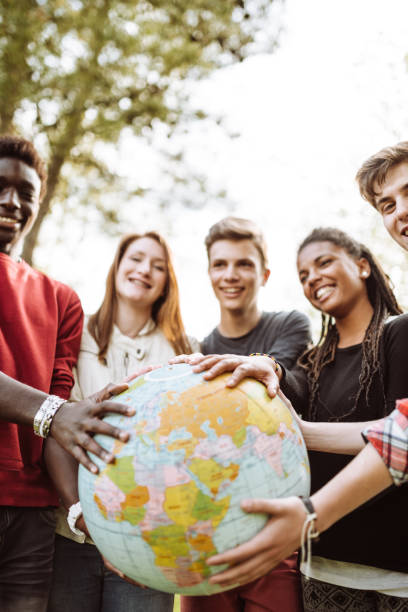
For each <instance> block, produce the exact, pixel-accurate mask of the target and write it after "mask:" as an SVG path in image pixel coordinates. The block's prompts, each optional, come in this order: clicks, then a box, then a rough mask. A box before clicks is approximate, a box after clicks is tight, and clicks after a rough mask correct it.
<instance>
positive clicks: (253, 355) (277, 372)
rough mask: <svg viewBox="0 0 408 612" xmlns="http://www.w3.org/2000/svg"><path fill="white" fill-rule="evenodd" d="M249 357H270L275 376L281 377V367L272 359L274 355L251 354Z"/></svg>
mask: <svg viewBox="0 0 408 612" xmlns="http://www.w3.org/2000/svg"><path fill="white" fill-rule="evenodd" d="M249 356H250V357H269V359H271V360H272V363H273V369H274V370H275V374H278V375H279V372H280V369H281V368H280V365H279V363H278V362H277V361H276V359H275V357H272V355H268V353H251V354H250V355H249Z"/></svg>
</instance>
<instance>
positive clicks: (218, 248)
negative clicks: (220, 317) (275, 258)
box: [208, 239, 269, 313]
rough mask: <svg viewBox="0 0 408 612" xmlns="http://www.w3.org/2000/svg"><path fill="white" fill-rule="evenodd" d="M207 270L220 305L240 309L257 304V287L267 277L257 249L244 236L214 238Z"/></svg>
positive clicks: (231, 309)
mask: <svg viewBox="0 0 408 612" xmlns="http://www.w3.org/2000/svg"><path fill="white" fill-rule="evenodd" d="M208 271H209V275H210V280H211V284H212V288H213V290H214V293H215V296H216V298H217V300H218V301H219V303H220V307H221V309H226V310H230V311H239V312H241V313H245V312H246V311H248V310H249V309H251V308H253V307H255V308H256V307H257V297H258V292H259V289H260V288H261V287H262V286H263V285H265V283H266V281H267V280H268V277H269V270H264V268H263V266H262V262H261V257H260V254H259V251H258V249H257V248H256V246H255V245H254V243H253V242H252V241H251V240H246V239H244V240H217V241H216V242H214V243H213V244H212V245H211V248H210V250H209V267H208Z"/></svg>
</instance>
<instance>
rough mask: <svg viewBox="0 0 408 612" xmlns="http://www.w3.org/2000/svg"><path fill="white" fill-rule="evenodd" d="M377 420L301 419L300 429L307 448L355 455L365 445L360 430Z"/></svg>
mask: <svg viewBox="0 0 408 612" xmlns="http://www.w3.org/2000/svg"><path fill="white" fill-rule="evenodd" d="M377 422H378V421H366V422H364V423H312V422H310V421H301V429H302V434H303V437H304V440H305V443H306V446H307V448H308V449H309V450H314V451H320V452H326V453H340V454H343V455H357V453H359V452H360V451H361V450H362V449H363V448H364V446H365V445H364V440H363V437H362V435H361V432H362V431H363V429H365V428H366V427H367V426H369V425H373V424H374V423H377Z"/></svg>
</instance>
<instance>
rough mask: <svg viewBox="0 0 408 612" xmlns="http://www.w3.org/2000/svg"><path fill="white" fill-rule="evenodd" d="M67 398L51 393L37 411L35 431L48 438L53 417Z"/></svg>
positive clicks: (34, 424)
mask: <svg viewBox="0 0 408 612" xmlns="http://www.w3.org/2000/svg"><path fill="white" fill-rule="evenodd" d="M66 401H67V400H65V399H62V397H58V395H49V396H48V397H47V399H46V400H45V401H43V403H42V404H41V406H40V407H39V409H38V410H37V412H36V415H35V417H34V421H33V429H34V433H35V434H36V435H37V436H40V437H41V438H46V437H47V436H48V434H49V433H50V429H51V424H52V419H53V418H54V415H55V413H56V412H57V410H58V408H60V407H61V406H62V404H65V402H66Z"/></svg>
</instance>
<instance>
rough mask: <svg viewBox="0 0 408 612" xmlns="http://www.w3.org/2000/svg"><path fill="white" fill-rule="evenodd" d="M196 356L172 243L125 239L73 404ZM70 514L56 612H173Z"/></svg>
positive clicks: (61, 516)
mask: <svg viewBox="0 0 408 612" xmlns="http://www.w3.org/2000/svg"><path fill="white" fill-rule="evenodd" d="M192 350H198V343H197V342H196V341H194V340H189V339H188V337H187V336H186V333H185V331H184V326H183V322H182V319H181V314H180V306H179V293H178V286H177V280H176V276H175V272H174V268H173V264H172V261H171V255H170V251H169V248H168V246H167V244H166V242H165V240H164V239H163V238H162V237H161V236H160V235H159V234H157V233H156V232H147V233H145V234H130V235H128V236H125V237H124V238H122V240H121V241H120V243H119V246H118V249H117V251H116V254H115V258H114V260H113V263H112V265H111V267H110V270H109V272H108V276H107V280H106V291H105V296H104V299H103V301H102V304H101V306H100V308H99V309H98V311H97V312H96V313H95V314H94V315H92V316H90V317H89V319H88V320H87V321H86V324H85V328H84V332H83V336H82V342H81V350H80V354H79V358H78V364H77V370H76V384H75V387H74V390H73V398H74V399H81V398H82V397H86V396H88V395H90V394H92V393H94V392H95V391H97V390H98V389H100V388H102V387H103V386H104V385H106V384H107V383H109V382H111V381H120V380H123V379H124V378H125V377H126V376H128V375H129V374H131V373H132V372H134V371H135V370H140V369H141V368H142V367H144V366H146V365H148V364H152V363H153V364H165V363H167V361H168V360H169V359H170V358H171V357H173V356H174V355H177V354H179V353H186V352H187V353H191V352H192ZM63 501H65V500H63ZM70 503H72V500H70V502H68V503H66V505H67V506H69V505H70ZM73 506H74V508H73ZM73 506H71V508H72V509H71V512H70V523H71V525H72V526H73V527H74V529H77V530H78V528H80V527H82V528H84V527H85V525H84V523H83V519H82V516H81V513H80V508H76V504H74V505H73ZM67 510H68V508H67ZM67 510H65V509H60V510H59V511H58V517H57V535H56V546H55V560H54V577H53V587H52V590H51V596H50V602H49V606H48V612H57V611H58V612H81V611H83V612H99V611H101V612H102V611H103V612H125V611H126V612H128V611H129V612H133V611H140V612H141V611H143V612H150V611H151V612H153V611H154V612H170V611H172V610H173V596H172V595H170V594H168V593H161V592H159V591H154V590H153V589H149V588H141V587H138V586H136V585H134V584H129V583H128V582H125V581H124V580H122V579H121V578H119V576H118V575H117V574H115V573H113V572H110V571H109V570H107V569H106V567H104V563H103V560H102V557H101V555H100V554H99V552H98V551H97V549H96V547H95V546H94V545H93V543H92V540H90V539H89V538H85V536H84V535H80V534H75V533H73V532H72V530H71V529H70V527H69V526H68V523H67Z"/></svg>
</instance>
